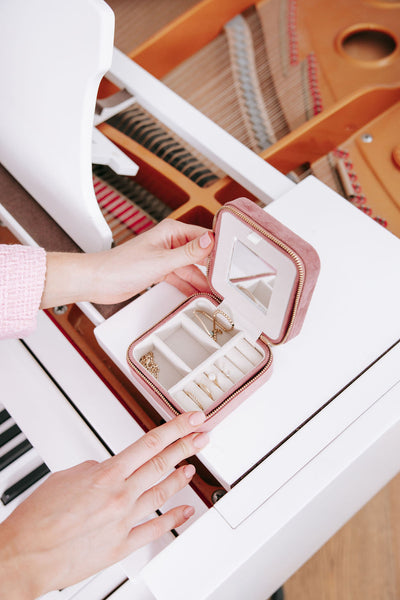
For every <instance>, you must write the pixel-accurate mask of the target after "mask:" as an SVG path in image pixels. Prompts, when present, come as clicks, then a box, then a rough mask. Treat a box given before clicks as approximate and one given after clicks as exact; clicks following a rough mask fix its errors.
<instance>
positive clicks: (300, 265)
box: [127, 206, 305, 418]
mask: <svg viewBox="0 0 400 600" xmlns="http://www.w3.org/2000/svg"><path fill="white" fill-rule="evenodd" d="M221 210H229V211H230V212H232V213H233V214H235V215H236V216H238V217H239V218H240V219H242V221H244V222H245V223H248V224H249V225H251V226H252V227H253V229H255V230H256V231H258V232H259V233H261V234H262V235H263V236H265V237H266V238H268V239H269V240H271V241H272V242H274V244H276V245H277V246H279V247H280V248H282V250H284V251H285V252H286V253H287V254H289V256H291V257H292V259H293V261H294V263H295V264H296V266H297V270H298V274H299V282H298V286H297V290H296V296H295V299H294V303H293V310H292V316H291V319H290V321H289V325H288V327H287V330H286V333H285V335H284V337H283V338H282V340H281V343H284V342H285V340H286V339H287V337H288V335H289V333H290V331H291V329H292V327H293V324H294V320H295V317H296V313H297V308H298V305H299V302H300V296H301V292H302V291H303V287H304V279H305V273H304V265H303V261H302V260H301V258H300V257H299V256H298V255H297V254H296V253H295V252H294V251H293V250H292V249H291V248H290V247H289V246H288V245H287V244H285V243H284V242H282V241H281V240H280V239H278V238H277V237H275V236H274V235H272V234H271V233H269V232H268V231H267V230H266V229H264V228H263V227H261V225H259V224H258V223H256V222H255V221H253V219H250V218H249V217H248V216H247V215H245V214H244V213H243V212H242V211H240V210H238V209H237V208H235V207H233V206H224V207H222V208H220V210H219V211H218V212H220V211H221ZM217 214H218V213H217ZM216 216H217V215H215V217H214V223H215V219H216ZM209 266H210V260H208V263H207V277H208V273H209ZM198 296H209V297H210V298H213V299H214V300H219V299H218V298H217V296H215V295H214V294H203V293H202V294H200V293H199V294H194V295H193V296H191V299H192V298H196V297H198ZM185 302H187V299H185V300H183V301H182V302H181V303H180V304H178V306H177V307H176V308H174V310H172V311H171V312H169V313H168V315H166V317H165V318H167V317H169V316H170V315H171V314H172V313H173V312H175V311H177V310H179V308H180V307H181V306H182V305H183V304H185ZM153 327H154V326H153ZM153 327H149V329H148V330H147V331H145V332H144V333H143V334H142V335H141V336H140V338H139V339H138V340H135V341H134V342H132V343H131V344H130V345H129V348H128V350H127V361H128V364H129V365H130V367H131V368H132V369H133V370H134V371H136V372H137V373H139V374H140V375H141V377H142V378H143V379H144V380H145V381H146V383H147V384H148V385H149V386H150V387H151V389H152V390H153V391H154V392H155V393H156V394H157V396H159V398H161V400H163V402H165V404H166V405H167V406H168V407H169V409H170V410H171V411H172V412H173V413H174V414H175V415H176V416H178V415H179V414H181V413H180V412H179V411H177V410H176V408H175V407H174V406H173V404H171V402H170V401H169V400H168V398H167V397H166V396H165V394H163V393H162V392H161V390H159V389H158V387H157V386H156V385H154V383H152V382H151V381H150V379H149V378H148V377H147V376H146V375H145V374H144V373H143V372H142V371H141V370H140V369H139V368H138V367H136V365H134V364H133V362H132V361H131V359H130V357H129V352H130V349H131V347H132V346H133V345H134V344H136V343H137V342H138V341H139V340H140V339H142V338H143V337H144V336H146V335H147V334H148V332H149V331H150V330H151V329H153ZM260 339H261V340H262V341H263V342H264V344H265V345H266V346H267V348H268V350H269V358H268V361H267V363H266V364H265V365H264V367H263V368H262V369H261V370H260V371H259V372H258V373H257V375H255V376H254V377H252V378H251V380H249V381H247V382H246V383H244V384H243V385H241V386H240V387H239V388H238V389H237V390H236V391H235V392H233V393H232V394H230V395H229V396H227V398H225V400H223V401H222V402H221V403H220V404H219V405H218V406H217V407H216V408H214V409H213V410H211V411H210V412H209V413H207V418H210V417H213V416H214V415H215V414H217V413H218V412H219V411H220V410H222V409H223V408H224V406H226V404H228V402H230V401H231V400H232V398H235V397H236V396H237V395H238V394H240V393H241V392H242V391H243V390H245V389H246V388H248V387H249V386H250V385H252V383H253V382H254V381H255V380H257V379H258V378H259V377H261V376H262V375H263V374H264V373H265V371H267V370H268V369H269V367H270V366H271V363H272V352H271V348H270V345H269V343H268V341H267V339H266V337H265V336H264V335H260Z"/></svg>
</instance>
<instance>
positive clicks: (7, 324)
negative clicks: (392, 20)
mask: <svg viewBox="0 0 400 600" xmlns="http://www.w3.org/2000/svg"><path fill="white" fill-rule="evenodd" d="M45 277H46V252H45V251H44V250H43V249H42V248H31V247H30V246H19V245H15V246H14V245H4V244H1V245H0V339H4V338H8V337H23V336H25V335H28V334H29V333H31V332H32V331H33V330H34V329H35V326H36V315H37V312H38V310H39V306H40V301H41V298H42V294H43V288H44V282H45Z"/></svg>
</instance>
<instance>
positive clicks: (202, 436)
mask: <svg viewBox="0 0 400 600" xmlns="http://www.w3.org/2000/svg"><path fill="white" fill-rule="evenodd" d="M209 439H210V438H209V437H208V435H207V434H206V433H199V434H198V435H196V436H195V437H194V438H193V446H194V447H195V448H203V447H204V446H205V445H206V444H208V442H209Z"/></svg>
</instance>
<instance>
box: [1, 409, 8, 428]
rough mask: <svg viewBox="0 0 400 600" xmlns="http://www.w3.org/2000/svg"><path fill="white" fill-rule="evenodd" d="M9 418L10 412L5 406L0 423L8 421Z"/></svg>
mask: <svg viewBox="0 0 400 600" xmlns="http://www.w3.org/2000/svg"><path fill="white" fill-rule="evenodd" d="M9 418H10V413H9V412H8V411H7V410H6V409H5V408H3V410H0V425H1V424H2V423H4V422H5V421H7V420H8V419H9Z"/></svg>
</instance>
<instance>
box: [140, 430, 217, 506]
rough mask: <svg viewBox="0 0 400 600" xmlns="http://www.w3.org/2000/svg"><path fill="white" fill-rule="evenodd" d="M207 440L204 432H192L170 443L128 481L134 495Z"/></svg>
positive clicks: (194, 451)
mask: <svg viewBox="0 0 400 600" xmlns="http://www.w3.org/2000/svg"><path fill="white" fill-rule="evenodd" d="M207 442H208V436H207V434H205V433H194V434H191V435H189V436H186V437H184V438H182V439H180V440H178V441H177V442H175V443H173V444H171V445H170V446H169V447H168V448H166V449H165V450H163V452H160V454H157V455H156V456H154V457H153V458H151V459H150V460H149V461H148V462H147V463H145V464H144V465H143V466H141V467H140V468H139V469H137V470H136V471H135V473H134V474H133V475H132V476H131V477H130V478H129V480H128V482H129V483H130V485H131V488H132V490H134V493H135V495H136V496H139V495H140V494H142V493H143V492H144V491H145V490H147V489H148V488H149V487H151V486H152V485H153V484H154V483H156V482H157V481H159V480H160V479H162V478H163V477H165V476H166V475H167V474H168V473H169V472H170V471H171V469H172V468H173V467H174V466H175V465H177V464H178V463H180V462H181V461H182V460H184V459H185V458H188V457H189V456H193V454H196V452H198V451H199V450H200V449H201V448H203V447H204V446H205V445H206V444H207Z"/></svg>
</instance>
